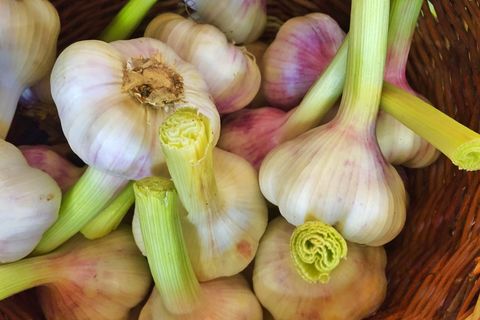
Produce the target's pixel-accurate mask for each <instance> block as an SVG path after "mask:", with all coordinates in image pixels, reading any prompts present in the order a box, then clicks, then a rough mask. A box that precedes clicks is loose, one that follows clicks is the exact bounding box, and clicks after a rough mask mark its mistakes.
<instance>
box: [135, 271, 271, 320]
mask: <svg viewBox="0 0 480 320" xmlns="http://www.w3.org/2000/svg"><path fill="white" fill-rule="evenodd" d="M200 287H201V289H202V296H203V300H202V305H201V306H200V307H199V309H198V311H197V312H195V313H192V314H177V315H175V314H171V313H170V312H168V311H167V310H166V308H165V306H164V304H163V302H162V299H161V296H160V295H159V294H158V291H157V290H153V291H152V294H151V295H150V298H149V299H148V301H147V304H146V305H145V306H144V307H143V309H142V312H141V313H140V317H139V320H157V319H158V320H174V319H175V320H177V319H178V320H206V319H208V320H225V319H229V320H242V319H249V320H260V319H262V308H261V306H260V304H259V302H258V300H257V298H256V297H255V295H254V294H253V292H252V291H251V289H250V288H249V287H248V284H247V282H246V281H245V279H244V278H243V277H242V276H240V275H235V276H232V277H228V278H219V279H215V280H211V281H208V282H203V283H200Z"/></svg>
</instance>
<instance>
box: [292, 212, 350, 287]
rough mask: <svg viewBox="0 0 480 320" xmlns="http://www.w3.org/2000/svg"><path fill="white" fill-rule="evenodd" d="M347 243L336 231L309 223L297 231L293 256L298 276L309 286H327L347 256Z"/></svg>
mask: <svg viewBox="0 0 480 320" xmlns="http://www.w3.org/2000/svg"><path fill="white" fill-rule="evenodd" d="M347 250H348V249H347V242H346V241H345V239H343V237H342V235H341V234H340V233H338V231H337V230H335V229H334V228H333V227H331V226H329V225H326V224H324V223H322V222H320V221H307V222H305V223H304V224H302V225H300V226H298V227H296V228H295V230H294V231H293V232H292V236H291V238H290V252H291V254H292V259H293V263H294V265H295V267H296V269H297V272H298V273H299V275H300V276H301V277H302V278H303V279H304V280H305V281H307V282H310V283H328V281H329V280H330V273H331V272H332V271H333V270H334V269H335V268H336V267H337V266H338V264H339V263H340V262H341V260H343V259H344V258H345V257H346V255H347Z"/></svg>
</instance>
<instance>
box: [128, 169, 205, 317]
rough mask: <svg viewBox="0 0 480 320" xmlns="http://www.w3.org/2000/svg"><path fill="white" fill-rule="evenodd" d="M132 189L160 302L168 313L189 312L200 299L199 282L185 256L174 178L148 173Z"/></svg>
mask: <svg viewBox="0 0 480 320" xmlns="http://www.w3.org/2000/svg"><path fill="white" fill-rule="evenodd" d="M133 189H134V192H135V201H136V205H137V209H138V211H137V212H138V217H139V220H140V229H141V231H142V237H143V240H144V243H145V251H146V254H147V258H148V264H149V266H150V271H151V273H152V275H153V279H154V281H155V284H156V288H157V290H158V291H159V293H160V295H161V297H162V301H163V304H164V306H165V307H166V308H167V309H168V310H169V311H170V312H171V313H174V314H184V313H190V312H192V311H193V310H194V309H195V308H196V307H197V306H198V303H199V301H200V284H199V282H198V280H197V278H196V276H195V272H194V271H193V267H192V264H191V262H190V259H189V257H188V252H187V247H186V244H185V240H184V238H183V233H182V225H181V223H180V213H179V206H180V201H179V200H178V195H177V192H176V190H175V187H174V185H173V182H172V181H171V180H168V179H165V178H160V177H149V178H145V179H142V180H140V181H137V182H135V184H134V185H133Z"/></svg>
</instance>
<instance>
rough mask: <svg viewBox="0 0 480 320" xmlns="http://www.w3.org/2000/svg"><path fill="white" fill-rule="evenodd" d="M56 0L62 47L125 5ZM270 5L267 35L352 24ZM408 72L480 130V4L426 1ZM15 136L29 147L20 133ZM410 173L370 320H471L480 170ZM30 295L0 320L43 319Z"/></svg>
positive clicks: (94, 30) (2, 309)
mask: <svg viewBox="0 0 480 320" xmlns="http://www.w3.org/2000/svg"><path fill="white" fill-rule="evenodd" d="M52 2H53V3H54V5H55V6H56V7H57V9H58V11H59V13H60V15H61V21H62V32H61V36H60V42H59V50H61V49H63V48H64V47H66V46H67V45H68V44H70V43H72V42H74V41H77V40H81V39H90V38H95V37H96V36H98V34H99V33H100V32H101V30H103V28H104V27H105V26H106V25H107V24H108V22H109V21H110V20H111V18H112V17H113V16H114V14H115V13H116V12H117V11H118V10H119V9H120V8H121V6H122V5H123V4H124V3H125V1H122V0H116V1H112V0H108V1H107V0H96V1H90V0H76V1H71V0H53V1H52ZM431 6H433V8H434V10H433V9H432V7H431ZM268 9H269V11H268V13H269V15H270V16H272V18H271V19H270V22H271V24H270V25H271V26H270V27H269V28H268V30H267V32H266V36H265V40H269V39H271V38H272V36H273V35H274V32H275V26H278V22H279V21H285V20H286V19H288V18H289V17H291V16H292V15H303V14H306V13H308V12H312V11H320V12H324V13H327V14H329V15H331V16H332V17H333V18H335V19H336V20H337V21H338V22H339V24H340V25H341V26H342V27H343V28H344V29H345V30H347V29H348V20H349V12H350V3H349V1H345V0H337V1H334V0H317V1H307V0H271V1H269V8H268ZM167 10H168V11H176V12H185V8H184V7H183V5H182V4H181V3H180V1H179V0H165V1H159V3H158V4H157V5H156V7H155V8H154V9H153V10H152V13H151V15H150V17H149V18H151V16H153V15H154V14H157V13H159V12H164V11H167ZM149 18H148V19H145V21H148V20H149ZM143 28H144V25H143V26H141V27H140V28H139V30H138V32H139V33H138V34H137V35H141V32H142V31H143ZM408 76H409V78H410V83H411V84H412V86H413V87H414V88H415V89H416V90H417V91H418V92H419V93H421V94H423V95H424V96H425V97H427V98H428V99H429V100H430V101H431V102H432V103H433V104H434V105H436V106H438V108H440V109H441V110H442V111H444V112H446V113H447V114H449V115H450V116H452V117H454V118H455V119H456V120H458V121H460V122H461V123H463V124H465V125H467V126H469V127H470V128H472V129H473V130H475V131H477V132H478V131H480V125H479V119H480V96H479V93H480V4H479V1H478V0H430V6H429V3H428V2H425V3H424V6H423V8H422V13H421V15H420V20H419V23H418V28H417V30H416V33H415V37H414V40H413V45H412V50H411V55H410V60H409V65H408ZM20 116H21V115H20ZM18 132H22V131H21V130H19V131H18ZM12 139H13V140H14V141H15V142H16V143H31V141H27V142H26V141H25V140H24V138H23V137H22V136H19V135H16V136H15V135H14V137H13V138H12ZM407 176H408V185H407V188H408V192H409V194H410V196H411V205H410V209H409V213H408V218H407V224H406V227H405V229H404V230H403V232H402V233H401V235H400V236H399V237H398V238H397V239H396V240H394V241H393V242H392V243H391V244H389V245H388V246H387V252H388V257H389V260H388V269H387V272H388V278H389V286H388V295H387V298H386V301H385V302H384V304H383V306H382V307H381V309H380V310H379V311H378V312H377V314H376V315H374V316H372V317H371V318H370V319H389V320H392V319H465V318H467V317H468V316H469V315H470V314H471V313H472V310H473V308H474V306H475V303H476V301H477V296H478V293H479V291H480V278H479V277H478V275H479V274H480V261H479V260H478V259H477V258H478V257H480V223H479V222H480V175H479V174H478V173H466V172H461V171H458V170H457V169H456V168H455V167H454V166H452V165H451V163H450V162H449V161H448V160H447V159H445V158H444V157H442V158H441V159H440V160H438V161H437V162H436V163H435V164H434V165H432V166H431V167H429V168H426V169H422V170H407ZM477 263H478V264H479V265H477ZM34 301H35V299H34V298H33V297H32V296H31V295H29V294H28V293H24V294H21V295H18V296H16V297H13V298H10V299H7V300H5V301H2V302H0V320H3V319H35V320H36V319H42V318H41V316H40V313H39V312H38V310H39V308H38V307H37V306H36V305H35V303H34ZM470 319H471V320H478V319H472V317H470Z"/></svg>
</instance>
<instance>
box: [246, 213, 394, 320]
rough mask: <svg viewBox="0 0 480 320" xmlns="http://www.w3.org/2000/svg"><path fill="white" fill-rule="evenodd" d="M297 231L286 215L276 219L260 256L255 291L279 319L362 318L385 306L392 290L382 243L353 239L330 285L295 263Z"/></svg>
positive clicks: (254, 285)
mask: <svg viewBox="0 0 480 320" xmlns="http://www.w3.org/2000/svg"><path fill="white" fill-rule="evenodd" d="M293 231H294V227H293V226H292V225H290V224H288V223H287V222H286V221H285V219H283V218H277V219H275V220H273V221H272V222H270V224H269V226H268V228H267V231H266V233H265V235H264V237H263V238H262V241H261V242H260V247H259V250H258V253H257V256H256V259H255V267H254V271H253V272H254V274H253V287H254V291H255V294H256V296H257V297H258V299H259V300H260V302H261V303H262V305H263V306H264V307H265V308H266V309H268V311H269V312H270V313H271V314H272V315H273V317H274V318H275V319H276V320H291V319H295V320H307V319H308V320H323V319H325V320H327V319H338V320H341V319H345V320H357V319H358V320H359V319H363V318H365V317H366V316H368V315H369V314H371V313H373V312H374V311H375V310H376V309H378V308H379V307H380V305H381V303H382V302H383V300H384V298H385V295H386V289H387V279H386V277H385V266H386V262H387V261H386V260H387V259H386V254H385V251H384V249H383V248H382V247H366V246H361V245H357V244H354V243H348V254H347V257H346V259H345V260H343V261H342V262H340V264H339V265H338V267H337V268H336V269H335V270H333V271H332V272H331V274H330V280H329V281H328V283H326V284H312V283H308V282H306V281H305V280H304V279H303V278H302V277H300V275H299V274H298V273H297V271H296V269H295V266H294V264H293V262H292V258H291V256H290V246H289V241H290V236H291V234H292V232H293Z"/></svg>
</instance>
